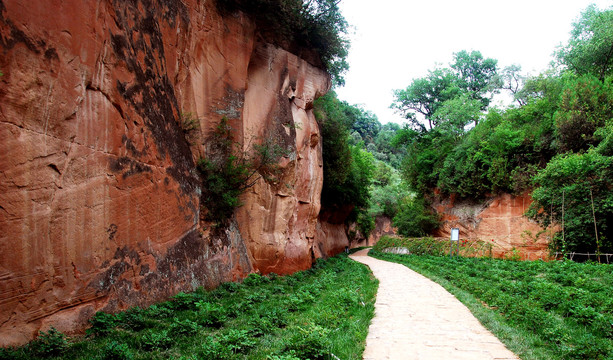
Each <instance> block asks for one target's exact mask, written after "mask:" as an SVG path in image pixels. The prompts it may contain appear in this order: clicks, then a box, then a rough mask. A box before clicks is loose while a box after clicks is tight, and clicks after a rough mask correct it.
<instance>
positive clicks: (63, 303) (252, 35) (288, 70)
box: [0, 0, 346, 346]
mask: <svg viewBox="0 0 613 360" xmlns="http://www.w3.org/2000/svg"><path fill="white" fill-rule="evenodd" d="M0 35H1V36H0V46H1V48H0V51H1V53H2V56H0V70H1V71H2V73H3V74H4V75H3V76H2V77H0V154H1V156H0V278H1V279H2V280H1V281H0V346H6V345H13V344H21V343H24V342H25V341H27V340H29V339H31V338H32V337H33V336H34V335H35V334H36V333H37V331H38V330H40V329H41V328H42V329H45V328H48V327H49V326H52V325H53V326H56V327H57V328H58V329H59V330H61V331H72V330H75V329H79V328H82V327H83V326H84V325H85V324H86V322H87V319H88V318H89V317H90V316H91V315H92V314H93V313H94V312H95V311H98V310H105V311H117V310H120V309H125V308H127V307H130V306H136V305H138V306H145V305H148V304H150V303H152V302H155V301H159V300H163V299H166V298H168V297H169V296H171V295H173V294H176V293H177V292H179V291H186V290H191V289H193V288H195V287H198V286H206V287H213V286H216V285H217V284H219V283H220V282H223V281H230V280H237V279H239V278H241V277H244V276H245V275H246V274H248V273H249V272H251V271H254V270H258V271H261V272H264V273H266V272H278V273H289V272H293V271H296V270H300V269H305V268H308V267H309V266H310V265H311V262H312V260H313V257H316V256H324V255H330V254H332V253H334V252H335V251H337V249H343V248H344V243H343V242H346V238H341V239H330V238H326V239H322V240H321V241H320V242H321V243H325V246H323V250H322V251H320V252H317V253H316V252H314V250H313V249H314V248H315V246H316V245H315V244H316V243H315V240H314V239H315V236H316V232H317V229H318V221H317V216H318V213H319V209H320V200H319V198H320V193H321V186H322V164H321V161H322V160H321V141H320V139H319V129H318V127H317V124H316V122H315V120H314V117H313V113H312V109H311V106H312V102H313V100H314V99H315V98H317V97H318V96H321V95H322V94H324V93H325V92H326V91H327V90H328V88H329V86H330V82H329V77H328V75H327V74H326V73H325V72H323V71H322V70H320V69H317V68H315V67H313V66H311V65H309V64H308V63H307V62H305V61H303V60H301V59H299V58H297V57H295V56H293V55H291V54H289V53H287V52H286V51H284V50H282V49H279V48H276V47H274V46H271V45H267V44H265V43H261V42H258V41H256V29H255V26H254V24H253V22H251V21H250V20H249V19H248V18H247V17H246V16H244V15H243V14H240V13H238V14H234V15H231V16H228V17H226V18H224V17H222V16H220V15H219V14H218V13H217V12H216V10H215V7H214V6H213V5H212V2H211V1H195V0H192V1H183V2H177V1H164V0H151V1H145V0H135V1H131V2H125V1H118V0H117V1H114V0H105V1H96V2H94V1H85V2H84V1H77V0H65V1H61V2H56V1H42V2H36V3H35V4H33V3H31V2H30V1H25V0H10V1H6V0H5V1H0ZM222 116H225V117H227V118H228V119H229V122H230V124H231V125H232V126H233V128H235V129H236V130H237V133H238V136H239V139H242V141H243V143H244V144H248V143H249V142H250V141H252V140H253V141H261V140H262V139H265V138H267V137H270V138H272V139H274V140H275V141H277V142H278V143H279V144H281V145H282V146H284V147H285V148H286V149H288V151H289V155H288V156H286V157H284V158H282V159H281V160H280V166H281V168H282V170H283V171H282V173H281V175H280V176H279V177H278V178H279V180H278V181H270V180H264V179H261V180H260V181H258V183H257V184H256V185H255V186H254V187H252V188H251V189H250V191H249V192H248V193H247V194H245V195H244V196H243V201H244V203H245V205H244V206H243V207H242V208H241V209H239V211H238V212H237V216H236V219H237V220H234V221H232V223H231V225H230V226H229V227H228V228H227V229H221V230H220V229H212V228H211V226H210V224H205V223H203V222H202V220H201V219H200V218H201V206H202V205H203V204H201V203H200V193H201V189H200V186H201V185H200V183H199V179H198V176H197V173H196V172H195V170H194V167H195V160H196V159H197V158H199V157H201V156H204V154H205V144H204V139H206V137H207V135H208V134H209V133H210V131H211V130H212V129H214V127H215V126H216V124H217V123H218V122H219V121H220V119H221V117H222ZM186 118H189V119H195V123H194V126H191V125H190V127H189V128H186V126H185V124H183V123H182V122H183V120H185V119H186ZM245 146H247V145H245ZM317 248H321V246H317Z"/></svg>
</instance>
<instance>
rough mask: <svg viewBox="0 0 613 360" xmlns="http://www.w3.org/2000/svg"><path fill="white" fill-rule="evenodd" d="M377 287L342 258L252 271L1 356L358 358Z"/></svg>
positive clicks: (97, 319)
mask: <svg viewBox="0 0 613 360" xmlns="http://www.w3.org/2000/svg"><path fill="white" fill-rule="evenodd" d="M377 287H378V281H377V280H376V279H375V278H374V277H373V276H372V274H371V273H370V270H368V268H367V267H366V266H364V265H361V264H358V263H356V262H354V261H351V260H350V259H349V258H348V257H347V256H346V255H345V254H342V255H339V256H337V257H334V258H331V259H328V260H326V261H318V262H317V263H316V264H315V266H314V267H313V268H312V269H310V270H307V271H302V272H298V273H296V274H293V275H290V276H275V275H274V274H273V275H272V276H266V277H265V276H259V275H257V274H251V275H250V276H249V277H247V278H246V279H245V280H244V282H243V283H242V284H239V283H225V284H223V285H222V286H220V287H219V288H217V289H216V290H214V291H210V292H208V291H205V290H202V289H200V290H197V291H196V292H194V293H190V294H184V293H180V294H178V295H177V296H175V297H174V298H173V300H171V301H168V302H165V303H161V304H157V305H153V306H151V307H149V308H147V309H138V308H136V309H132V310H129V311H126V312H123V313H119V314H116V315H110V314H104V313H97V314H96V316H95V317H94V318H93V319H92V325H93V326H92V328H91V329H89V331H88V335H87V336H86V337H85V338H80V339H68V340H67V339H66V338H64V336H63V335H62V334H61V333H58V332H55V331H50V332H48V333H44V334H42V336H41V337H39V339H38V340H37V341H34V342H32V343H30V344H29V345H27V346H25V347H23V348H19V349H0V359H32V358H57V359H207V360H209V359H210V360H212V359H270V360H294V359H307V358H308V359H332V358H334V356H337V357H338V358H340V359H361V358H362V352H363V351H364V343H365V339H366V335H367V333H368V325H369V323H370V319H371V318H372V317H373V315H374V302H375V295H376V291H377ZM333 355H334V356H333Z"/></svg>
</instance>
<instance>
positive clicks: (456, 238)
mask: <svg viewBox="0 0 613 360" xmlns="http://www.w3.org/2000/svg"><path fill="white" fill-rule="evenodd" d="M454 243H455V244H456V256H457V255H459V254H460V229H459V228H452V229H451V241H450V244H449V245H450V246H449V257H452V256H453V244H454Z"/></svg>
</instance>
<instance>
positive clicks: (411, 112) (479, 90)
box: [392, 6, 613, 253]
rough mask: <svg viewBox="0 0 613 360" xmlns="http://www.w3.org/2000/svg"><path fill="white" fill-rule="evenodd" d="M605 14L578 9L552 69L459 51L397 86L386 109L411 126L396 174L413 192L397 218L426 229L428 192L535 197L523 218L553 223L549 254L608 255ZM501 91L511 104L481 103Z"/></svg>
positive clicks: (609, 37) (612, 31) (608, 33)
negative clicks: (527, 69)
mask: <svg viewBox="0 0 613 360" xmlns="http://www.w3.org/2000/svg"><path fill="white" fill-rule="evenodd" d="M612 16H613V8H609V9H606V10H599V9H598V8H596V7H595V6H590V7H589V8H588V9H586V10H585V11H584V12H583V13H582V14H581V16H580V17H579V19H578V20H577V22H575V23H574V29H573V31H572V33H571V38H570V39H569V41H568V44H567V45H565V46H563V47H561V48H560V49H559V50H558V52H557V53H556V56H557V60H558V68H556V69H551V70H549V71H547V72H545V73H543V74H540V75H538V76H535V77H531V78H526V77H524V76H522V75H521V74H520V71H521V68H520V67H519V66H517V65H514V66H510V67H507V68H505V69H503V70H500V69H498V67H497V62H496V60H494V59H489V58H484V57H483V56H482V55H481V54H480V53H479V52H476V51H473V52H471V53H468V52H466V51H460V52H458V53H456V54H454V61H453V62H452V63H451V64H450V65H449V67H439V68H437V69H434V70H432V71H430V72H429V73H428V75H427V76H426V77H424V78H421V79H416V80H414V81H413V82H412V83H411V84H410V85H409V86H408V87H407V88H406V89H401V90H397V91H396V93H395V96H396V99H395V102H394V104H393V105H392V107H394V108H395V109H396V110H397V111H399V112H400V113H401V114H403V115H404V116H405V117H406V118H407V119H408V121H409V122H408V123H407V124H406V125H405V127H404V128H403V129H400V130H399V131H397V132H396V134H395V136H394V139H393V141H392V143H393V144H394V145H395V146H397V147H401V148H404V149H405V150H406V156H405V157H404V159H405V161H404V162H403V164H402V166H401V173H402V176H403V180H404V181H405V182H406V184H407V186H408V188H409V189H410V191H412V192H414V193H415V196H414V200H413V201H412V203H411V205H410V206H407V207H405V208H404V209H405V212H407V213H409V214H412V215H411V216H403V218H404V221H400V219H399V221H395V223H396V225H398V226H400V227H401V228H405V229H406V228H408V227H410V228H415V227H418V230H416V231H411V233H410V235H412V236H421V235H424V234H426V233H428V231H429V230H428V229H429V228H430V229H431V228H432V227H431V226H430V222H427V223H426V224H425V225H422V226H420V225H419V224H418V221H417V220H416V219H417V218H427V217H428V213H429V212H431V209H430V206H429V203H430V202H431V201H432V200H433V199H434V198H435V197H436V196H442V197H446V196H450V195H452V194H453V195H455V196H457V197H459V198H464V199H484V198H486V197H488V196H491V195H494V194H499V193H512V194H518V195H519V194H524V193H532V196H533V198H534V200H535V202H534V203H533V205H532V207H531V209H530V211H529V212H528V213H527V215H528V216H530V217H531V218H533V219H534V220H537V221H539V222H540V223H541V224H542V225H544V226H550V225H552V226H554V228H555V229H557V230H559V232H558V234H556V235H555V239H554V241H552V243H551V248H552V250H553V251H556V252H563V253H567V252H591V253H594V252H600V253H602V252H611V251H613V225H612V224H613V223H612V222H613V206H612V198H611V193H613V184H612V183H611V180H610V179H611V172H613V163H612V161H613V135H611V134H612V133H613V132H612V130H613V74H612V73H611V70H612V68H613V53H612V52H611V50H612V49H613V48H612V47H611V44H613V21H611V19H612ZM503 89H504V90H507V91H509V92H510V93H511V94H512V95H513V97H514V99H515V100H516V101H517V104H518V105H519V106H510V107H509V108H507V109H505V110H501V109H496V108H491V107H490V106H489V105H490V100H491V97H492V95H493V94H495V93H497V92H499V91H501V90H503ZM435 194H437V195H435ZM400 213H402V212H400ZM416 214H417V215H416ZM403 224H404V225H403ZM404 234H405V235H409V233H408V232H407V230H404Z"/></svg>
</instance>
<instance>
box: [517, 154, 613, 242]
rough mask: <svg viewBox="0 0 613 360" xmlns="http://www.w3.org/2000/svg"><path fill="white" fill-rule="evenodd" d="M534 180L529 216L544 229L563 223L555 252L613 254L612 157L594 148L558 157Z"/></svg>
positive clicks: (556, 239)
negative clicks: (544, 227) (595, 251)
mask: <svg viewBox="0 0 613 360" xmlns="http://www.w3.org/2000/svg"><path fill="white" fill-rule="evenodd" d="M534 180H535V183H536V185H537V187H536V188H535V189H534V192H533V193H532V197H533V199H534V203H533V204H532V206H531V208H530V211H529V213H528V214H529V216H531V217H532V218H535V219H537V220H538V221H539V222H540V223H541V224H543V225H544V226H548V225H550V224H551V223H552V222H554V223H556V224H562V223H563V224H564V229H563V231H564V233H563V234H561V233H558V235H557V236H556V238H555V239H554V242H553V243H552V244H551V245H552V247H553V249H554V250H556V251H561V252H566V251H577V252H588V251H590V252H593V251H594V250H597V251H599V252H605V253H609V252H613V157H611V156H604V155H602V154H600V153H598V152H597V151H596V150H594V149H592V150H590V151H587V152H586V153H580V154H564V155H559V156H557V157H555V158H554V159H553V160H552V161H551V162H549V163H548V164H547V167H546V168H545V169H543V170H542V171H540V172H539V173H538V174H537V175H536V177H535V179H534ZM592 199H593V202H594V203H593V208H592ZM563 213H564V217H562V214H563ZM594 222H595V223H594ZM596 229H597V230H598V237H596V234H595V231H596ZM562 237H563V238H562ZM597 238H598V240H596V239H597Z"/></svg>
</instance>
